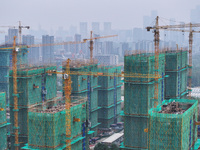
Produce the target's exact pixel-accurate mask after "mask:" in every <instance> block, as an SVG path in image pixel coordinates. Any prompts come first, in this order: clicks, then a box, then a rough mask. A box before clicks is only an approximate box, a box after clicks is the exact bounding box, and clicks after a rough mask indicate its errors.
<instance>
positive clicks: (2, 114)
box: [0, 93, 7, 150]
mask: <svg viewBox="0 0 200 150" xmlns="http://www.w3.org/2000/svg"><path fill="white" fill-rule="evenodd" d="M0 109H1V111H0V149H2V150H5V149H6V148H7V128H6V126H7V119H6V94H5V93H0Z"/></svg>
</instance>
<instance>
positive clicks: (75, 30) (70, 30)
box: [69, 26, 77, 36]
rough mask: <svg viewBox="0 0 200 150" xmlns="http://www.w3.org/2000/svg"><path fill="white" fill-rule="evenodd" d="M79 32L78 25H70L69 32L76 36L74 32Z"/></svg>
mask: <svg viewBox="0 0 200 150" xmlns="http://www.w3.org/2000/svg"><path fill="white" fill-rule="evenodd" d="M76 33H77V27H75V26H70V28H69V34H70V35H71V36H74V34H76Z"/></svg>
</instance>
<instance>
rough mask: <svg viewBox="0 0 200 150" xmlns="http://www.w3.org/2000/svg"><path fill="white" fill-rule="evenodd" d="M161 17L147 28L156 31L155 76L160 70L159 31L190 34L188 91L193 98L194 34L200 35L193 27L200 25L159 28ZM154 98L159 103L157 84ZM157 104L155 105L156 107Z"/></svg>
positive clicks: (156, 84) (199, 25)
mask: <svg viewBox="0 0 200 150" xmlns="http://www.w3.org/2000/svg"><path fill="white" fill-rule="evenodd" d="M158 19H159V17H158V16H157V17H156V24H155V26H152V27H150V26H149V27H146V29H147V31H150V30H154V45H155V70H156V71H155V75H156V74H157V75H158V69H159V52H160V51H159V41H160V38H159V37H160V33H159V30H168V31H180V32H189V79H188V87H189V88H188V89H189V95H188V96H189V98H191V87H192V43H193V33H200V31H194V30H193V29H192V28H193V27H200V24H199V23H197V24H192V23H188V24H181V25H165V26H159V24H158ZM176 28H189V30H182V29H176ZM154 98H155V99H156V100H157V101H158V83H157V82H156V83H155V91H154ZM156 105H157V103H156V104H155V106H156Z"/></svg>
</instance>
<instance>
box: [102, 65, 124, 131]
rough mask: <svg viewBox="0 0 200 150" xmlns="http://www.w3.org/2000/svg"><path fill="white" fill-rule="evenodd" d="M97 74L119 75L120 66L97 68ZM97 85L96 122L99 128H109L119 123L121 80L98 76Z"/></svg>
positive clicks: (113, 77)
mask: <svg viewBox="0 0 200 150" xmlns="http://www.w3.org/2000/svg"><path fill="white" fill-rule="evenodd" d="M98 72H101V73H106V74H113V75H114V74H115V73H118V74H120V73H121V66H101V67H100V66H99V67H98ZM98 85H99V86H100V88H99V90H98V106H99V107H101V109H99V115H98V121H99V122H100V123H101V124H100V126H99V128H109V127H110V125H111V124H114V123H117V122H120V121H121V118H120V115H119V114H120V112H121V111H120V110H121V86H122V82H121V78H120V77H115V76H99V77H98Z"/></svg>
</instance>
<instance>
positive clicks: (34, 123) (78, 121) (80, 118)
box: [23, 97, 87, 150]
mask: <svg viewBox="0 0 200 150" xmlns="http://www.w3.org/2000/svg"><path fill="white" fill-rule="evenodd" d="M71 99H72V103H71V108H70V111H71V118H70V119H71V137H70V139H71V148H72V149H77V150H79V149H82V140H83V139H85V137H84V136H83V135H82V128H83V127H82V124H83V123H85V122H86V104H87V103H86V98H80V97H71ZM65 117H66V109H65V97H63V98H55V99H54V100H52V101H50V102H46V103H45V104H43V105H38V106H35V107H33V108H31V109H29V112H28V124H29V126H28V133H29V139H28V144H27V145H26V146H25V147H24V148H23V149H41V150H47V149H48V150H60V149H65V148H66V142H65V141H66V128H65V126H66V125H65V124H66V121H65Z"/></svg>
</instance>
